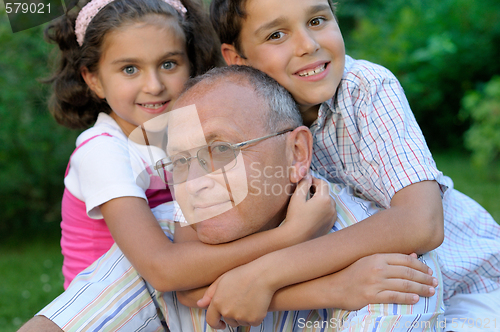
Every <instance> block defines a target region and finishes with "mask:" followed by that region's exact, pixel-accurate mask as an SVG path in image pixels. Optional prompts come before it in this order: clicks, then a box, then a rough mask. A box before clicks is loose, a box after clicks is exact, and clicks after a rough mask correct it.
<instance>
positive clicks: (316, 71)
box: [297, 63, 328, 77]
mask: <svg viewBox="0 0 500 332" xmlns="http://www.w3.org/2000/svg"><path fill="white" fill-rule="evenodd" d="M327 65H328V63H324V64H322V65H320V66H318V67H316V68H313V69H307V70H302V71H299V72H298V73H297V75H299V76H300V77H308V76H312V75H317V74H319V73H322V72H324V71H325V69H326V66H327Z"/></svg>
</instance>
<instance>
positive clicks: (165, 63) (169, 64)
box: [161, 61, 176, 70]
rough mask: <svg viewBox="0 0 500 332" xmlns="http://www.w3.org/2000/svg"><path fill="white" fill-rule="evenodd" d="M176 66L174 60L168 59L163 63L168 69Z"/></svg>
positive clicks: (164, 67)
mask: <svg viewBox="0 0 500 332" xmlns="http://www.w3.org/2000/svg"><path fill="white" fill-rule="evenodd" d="M175 66H176V64H175V62H172V61H166V62H164V63H163V64H162V65H161V67H162V68H163V69H166V70H170V69H173V68H174V67H175Z"/></svg>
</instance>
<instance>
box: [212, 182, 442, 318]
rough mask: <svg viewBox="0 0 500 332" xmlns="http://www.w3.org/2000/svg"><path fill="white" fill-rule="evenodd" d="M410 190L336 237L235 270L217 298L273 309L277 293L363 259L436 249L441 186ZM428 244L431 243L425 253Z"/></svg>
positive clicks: (416, 186) (439, 233)
mask: <svg viewBox="0 0 500 332" xmlns="http://www.w3.org/2000/svg"><path fill="white" fill-rule="evenodd" d="M405 189H406V190H404V192H403V191H402V192H399V193H398V195H397V196H396V195H395V196H394V198H393V200H392V202H391V203H392V205H391V207H390V208H389V209H386V210H383V211H380V212H378V213H376V214H374V215H372V216H370V217H368V218H366V219H364V220H362V221H360V222H358V223H356V224H354V225H352V226H349V227H346V228H344V229H342V230H339V231H336V232H334V233H330V234H328V235H325V236H322V237H319V238H316V239H314V240H310V241H307V242H304V243H301V244H298V245H295V246H293V247H289V248H286V249H282V250H278V251H275V252H272V253H269V254H267V255H265V256H262V257H260V258H259V259H257V260H255V261H253V262H251V263H249V264H246V265H245V267H244V268H245V271H244V272H242V271H241V270H239V271H238V272H237V273H233V271H230V273H228V275H224V276H223V278H221V280H220V281H219V284H218V286H217V292H216V293H215V296H214V299H215V300H216V301H217V303H219V306H222V305H226V304H225V303H228V302H230V303H234V301H235V300H234V299H236V301H239V308H252V307H253V308H255V307H256V303H255V301H254V299H255V298H253V297H252V296H251V295H250V294H260V295H261V297H260V298H259V301H262V306H261V308H262V307H265V305H266V302H267V305H269V303H270V301H271V298H272V296H273V294H274V293H275V292H276V291H277V290H278V289H281V288H283V287H286V286H288V285H292V284H296V283H300V282H304V281H307V280H312V279H315V278H318V277H321V276H326V275H329V274H332V273H334V272H336V271H339V270H341V269H343V268H345V267H347V266H349V265H351V264H352V263H354V262H355V261H357V260H359V259H360V258H362V257H366V256H370V255H373V254H376V253H406V254H410V253H411V252H418V253H423V251H429V250H432V249H434V248H435V247H437V246H438V245H439V244H440V243H441V242H442V239H443V217H442V203H441V196H440V192H439V188H438V185H437V184H436V183H435V182H434V181H423V182H419V183H416V184H413V185H411V186H409V187H407V188H405ZM436 202H438V203H436ZM436 219H437V220H436ZM429 220H431V221H429ZM426 241H428V242H429V243H430V244H427V245H425V246H423V247H424V248H422V244H423V243H425V242H426ZM242 268H243V267H242ZM231 273H233V274H232V275H231ZM219 299H220V300H219ZM226 299H227V301H228V302H225V301H226ZM247 301H248V302H247ZM233 307H234V306H233ZM266 311H267V310H266ZM243 312H244V311H243ZM260 312H262V311H260Z"/></svg>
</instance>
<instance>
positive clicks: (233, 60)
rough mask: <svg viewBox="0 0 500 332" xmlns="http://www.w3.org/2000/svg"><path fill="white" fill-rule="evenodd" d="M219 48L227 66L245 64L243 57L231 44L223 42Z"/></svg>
mask: <svg viewBox="0 0 500 332" xmlns="http://www.w3.org/2000/svg"><path fill="white" fill-rule="evenodd" d="M220 49H221V53H222V57H223V58H224V60H226V63H227V65H228V66H230V65H246V64H247V63H246V61H245V59H244V58H242V57H241V55H240V54H239V53H238V51H237V50H236V48H235V47H234V46H233V45H230V44H225V43H224V44H222V45H221V47H220Z"/></svg>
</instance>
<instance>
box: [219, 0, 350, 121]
mask: <svg viewBox="0 0 500 332" xmlns="http://www.w3.org/2000/svg"><path fill="white" fill-rule="evenodd" d="M245 11H246V14H247V15H246V18H245V19H244V20H243V23H242V29H241V33H240V41H241V43H240V45H241V53H242V54H241V56H240V57H239V59H238V57H236V59H235V58H233V60H232V61H231V63H238V62H239V64H247V65H250V66H252V67H255V68H257V69H260V70H262V71H264V72H265V73H267V74H268V75H270V76H271V77H273V78H274V79H275V80H277V81H278V82H279V83H280V84H281V85H283V86H284V87H285V88H286V89H287V90H288V91H290V93H291V94H292V95H293V97H294V99H295V100H296V101H297V103H298V104H299V105H300V108H301V111H302V112H304V111H307V110H309V109H311V108H315V107H317V106H318V105H319V104H321V103H322V102H324V101H326V100H328V99H330V98H332V97H333V96H334V94H335V92H336V90H337V87H338V85H339V83H340V79H341V78H342V75H343V72H344V64H345V49H344V41H343V39H342V34H341V32H340V29H339V26H338V24H337V21H336V19H335V16H334V14H333V12H332V9H331V8H330V6H329V4H328V0H286V1H284V0H249V1H247V3H246V6H245ZM223 51H224V47H223ZM225 58H226V61H227V60H228V57H226V56H225Z"/></svg>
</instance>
